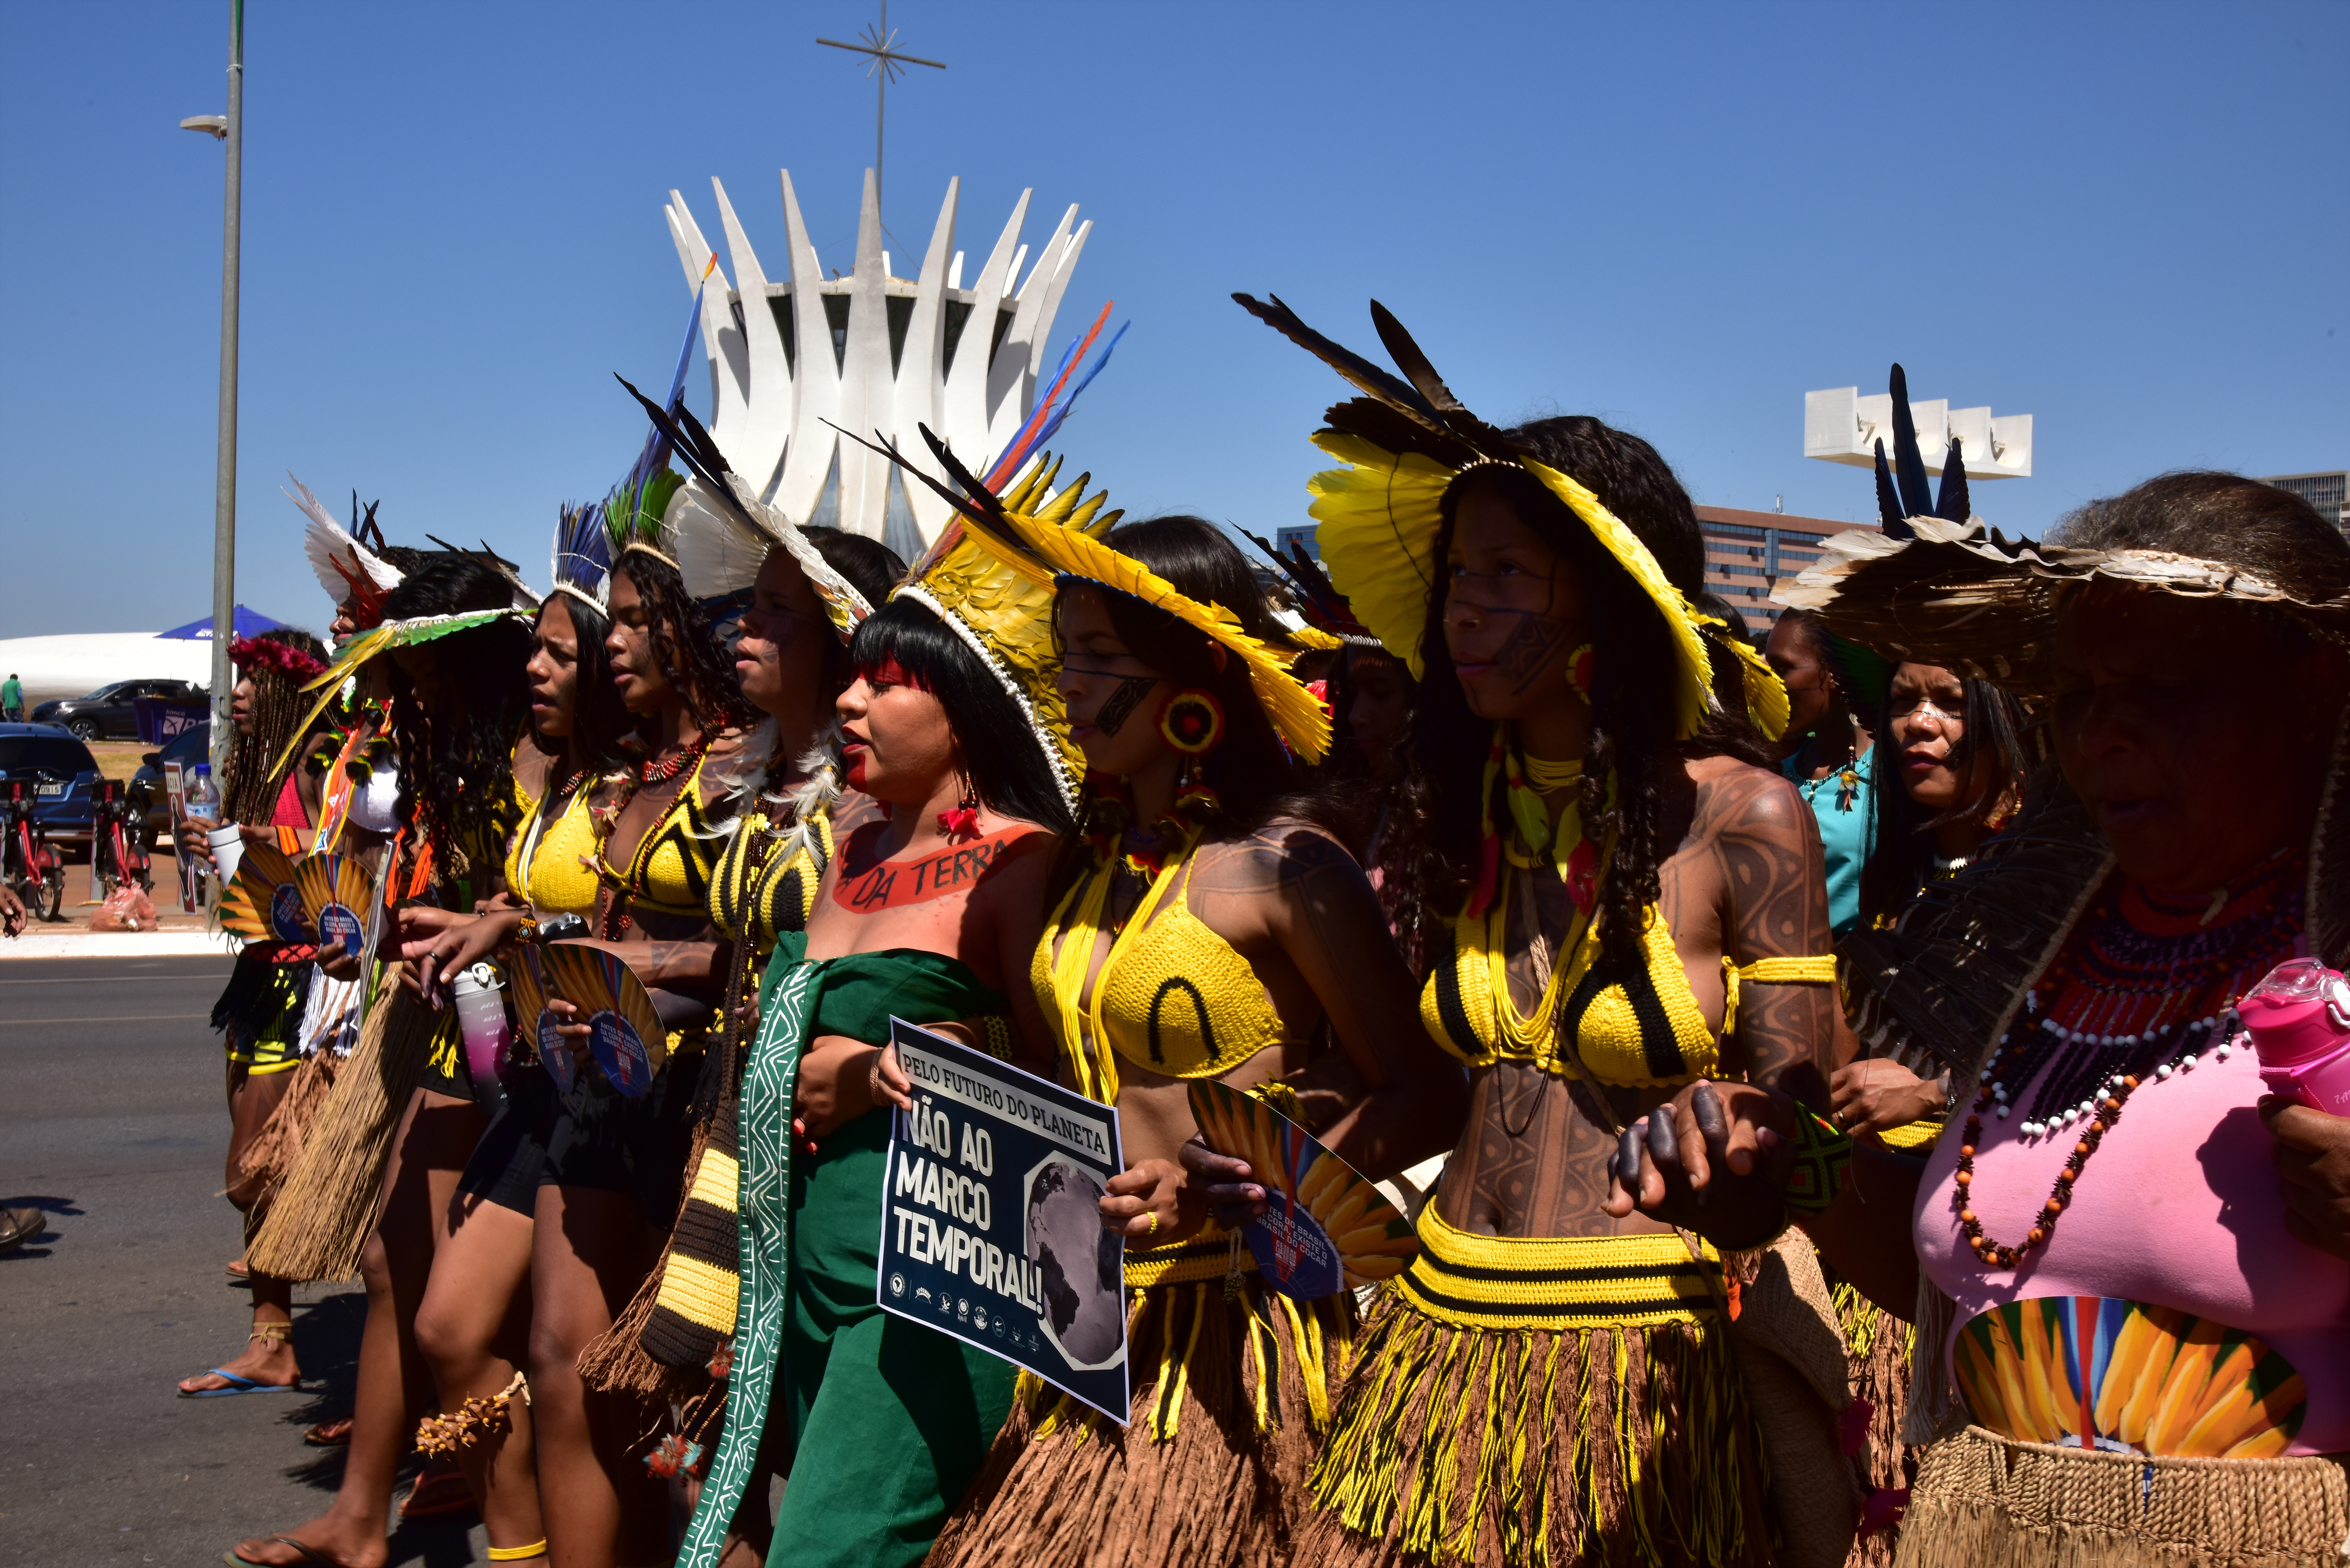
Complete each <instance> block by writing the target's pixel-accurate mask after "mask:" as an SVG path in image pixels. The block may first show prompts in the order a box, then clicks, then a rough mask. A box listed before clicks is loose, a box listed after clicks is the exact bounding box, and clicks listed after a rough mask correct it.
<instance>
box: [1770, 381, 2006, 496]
mask: <svg viewBox="0 0 2350 1568" xmlns="http://www.w3.org/2000/svg"><path fill="white" fill-rule="evenodd" d="M1909 417H1910V418H1911V419H1913V420H1915V421H1917V422H1918V455H1920V456H1921V457H1923V458H1924V459H1925V460H1926V472H1929V473H1935V474H1939V473H1940V472H1942V460H1943V459H1944V458H1946V457H1947V456H1949V455H1950V441H1951V440H1952V438H1954V437H1955V438H1956V439H1957V440H1958V441H1959V442H1960V447H1959V452H1960V460H1961V461H1962V462H1964V463H1965V464H1966V470H1967V477H1968V478H1969V479H2029V478H2031V477H2032V416H2031V415H2030V414H2001V415H1999V416H1998V417H1997V418H1993V417H1992V415H1991V410H1989V409H1987V408H1985V409H1954V408H1952V407H1950V400H1949V399H1947V398H1937V399H1935V400H1933V401H1932V402H1929V403H1911V404H1910V405H1909ZM1878 441H1883V442H1884V443H1885V451H1886V453H1887V456H1888V457H1890V455H1891V454H1892V452H1893V398H1892V394H1890V393H1887V392H1879V393H1877V395H1876V396H1874V397H1867V398H1864V397H1862V396H1861V395H1860V389H1859V388H1858V387H1836V388H1832V389H1829V390H1826V391H1822V392H1805V393H1804V456H1805V457H1816V458H1818V459H1820V460H1821V461H1822V462H1842V463H1849V464H1850V465H1851V466H1853V467H1855V468H1874V467H1876V466H1877V442H1878Z"/></svg>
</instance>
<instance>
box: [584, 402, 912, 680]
mask: <svg viewBox="0 0 2350 1568" xmlns="http://www.w3.org/2000/svg"><path fill="white" fill-rule="evenodd" d="M614 379H616V380H618V381H619V383H620V385H621V386H623V387H627V388H628V389H629V396H630V397H632V398H634V399H636V400H637V401H638V402H639V404H641V405H642V406H643V408H644V410H645V415H646V417H647V418H648V419H650V420H651V421H652V422H653V433H654V437H655V439H656V440H658V441H660V453H661V461H662V462H664V463H666V462H668V460H669V456H670V454H671V452H674V453H675V454H676V456H677V457H678V458H679V459H680V460H681V462H684V464H685V466H686V468H687V470H688V471H689V472H691V474H692V476H693V477H692V480H691V483H682V484H675V483H673V484H672V485H671V492H670V493H669V494H668V495H667V496H666V497H665V498H664V500H663V506H664V508H665V510H664V513H663V516H662V520H661V529H662V536H663V538H664V539H665V540H666V541H667V542H668V545H669V548H670V550H671V552H672V555H671V556H663V557H662V558H663V559H666V560H670V561H671V565H673V566H676V567H677V569H678V575H679V576H681V577H683V578H684V579H685V590H686V592H688V593H690V594H691V595H692V596H693V597H696V598H698V599H710V598H722V597H725V596H727V595H729V594H733V593H739V592H741V591H742V590H743V589H745V588H747V587H750V586H751V582H752V579H753V578H754V577H756V576H758V575H759V567H760V566H761V565H762V564H763V563H764V561H765V560H766V558H767V552H768V551H770V550H772V549H775V548H776V547H778V546H780V547H781V548H782V549H783V550H785V552H786V553H787V554H789V555H790V556H791V558H792V560H793V562H794V563H795V565H797V566H798V567H799V569H800V570H801V571H802V572H803V573H805V574H806V576H807V580H808V585H809V586H810V587H813V588H815V589H816V597H817V598H819V599H821V600H823V601H824V607H825V614H826V615H827V617H829V618H831V621H832V625H833V629H834V631H835V632H836V633H837V634H838V635H839V637H840V639H841V640H842V641H844V642H846V641H847V639H848V635H849V633H850V632H852V631H854V630H856V629H857V623H858V621H860V620H863V619H864V618H866V617H867V616H868V615H871V614H872V613H873V607H872V606H871V605H869V604H868V603H866V602H865V596H864V595H863V594H860V593H858V591H857V588H856V586H855V585H854V584H852V583H850V582H849V580H848V579H847V577H844V576H841V575H840V574H839V573H838V572H837V571H835V570H833V568H832V564H831V563H830V562H828V561H827V560H826V559H825V558H824V556H823V555H822V554H820V553H819V552H818V551H817V549H816V543H815V541H813V540H811V539H810V538H809V537H808V536H807V535H806V534H804V533H802V532H801V531H800V529H799V525H798V524H795V523H793V522H792V521H791V520H790V519H789V518H787V517H785V515H784V514H782V513H781V512H778V511H776V510H775V508H774V507H772V506H769V505H766V504H764V503H763V502H761V501H760V499H759V497H758V493H757V492H755V491H754V490H753V489H752V488H751V486H750V485H749V484H748V483H746V482H745V481H744V480H743V476H742V475H741V474H739V473H736V472H734V470H733V468H732V467H731V466H730V465H729V464H728V463H727V462H726V454H725V453H723V452H720V451H719V450H718V443H717V442H716V441H713V440H712V439H711V435H710V432H709V431H707V430H704V429H703V428H702V421H700V420H697V419H695V418H694V417H693V410H691V409H688V408H687V407H686V406H685V405H684V403H683V402H682V401H676V402H673V403H672V404H671V406H670V407H669V408H667V409H664V408H662V407H660V405H659V404H657V403H655V402H654V401H653V400H651V399H650V398H648V397H646V396H645V395H644V394H643V393H642V392H640V391H639V390H637V389H636V388H635V387H633V386H630V385H629V380H628V379H627V378H626V377H615V378H614ZM662 472H663V473H664V474H667V472H668V471H667V470H666V469H664V470H663V471H662ZM669 477H671V479H672V480H673V479H674V478H675V476H674V475H669ZM657 553H658V552H657Z"/></svg>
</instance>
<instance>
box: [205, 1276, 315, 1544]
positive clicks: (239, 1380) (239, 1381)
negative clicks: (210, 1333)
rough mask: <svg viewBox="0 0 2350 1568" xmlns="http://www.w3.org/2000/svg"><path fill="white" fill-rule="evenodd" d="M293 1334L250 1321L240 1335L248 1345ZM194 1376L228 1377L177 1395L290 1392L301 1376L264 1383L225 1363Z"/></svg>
mask: <svg viewBox="0 0 2350 1568" xmlns="http://www.w3.org/2000/svg"><path fill="white" fill-rule="evenodd" d="M293 1337H294V1325H293V1324H290V1323H259V1324H254V1325H253V1332H252V1333H251V1334H246V1335H245V1336H244V1338H245V1343H246V1344H248V1345H250V1344H251V1343H253V1341H255V1340H256V1339H257V1340H260V1341H262V1342H263V1343H265V1344H268V1345H285V1344H287V1343H290V1342H291V1341H292V1339H293ZM196 1376H199V1377H224V1378H226V1379H228V1386H227V1387H225V1388H182V1389H181V1390H180V1391H179V1395H180V1397H181V1398H182V1399H222V1398H226V1397H228V1396H230V1395H232V1394H291V1393H293V1392H294V1391H295V1390H296V1389H297V1388H299V1387H301V1386H302V1376H301V1374H299V1373H296V1374H295V1376H294V1381H293V1382H291V1383H264V1382H261V1381H260V1380H259V1379H257V1378H252V1377H247V1376H244V1374H242V1373H237V1372H231V1371H230V1370H229V1369H228V1368H227V1367H225V1366H212V1367H207V1368H205V1369H204V1370H203V1372H200V1373H198V1374H197V1375H196ZM281 1539H282V1538H281Z"/></svg>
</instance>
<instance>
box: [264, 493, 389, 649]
mask: <svg viewBox="0 0 2350 1568" xmlns="http://www.w3.org/2000/svg"><path fill="white" fill-rule="evenodd" d="M286 478H287V479H288V480H291V481H292V482H293V485H294V488H293V490H291V491H287V492H285V495H286V499H287V500H288V501H291V502H293V503H294V504H295V505H296V506H298V507H300V508H301V509H302V514H303V515H304V516H306V517H307V518H308V519H309V522H308V523H307V524H305V525H304V527H303V530H302V553H303V555H305V556H307V557H308V558H309V561H310V570H311V572H312V573H313V574H315V575H316V576H317V579H318V586H319V587H322V588H324V589H326V590H327V597H328V598H330V599H332V600H333V601H334V602H335V604H336V605H337V606H338V607H341V608H345V609H348V610H349V611H350V614H351V619H352V621H353V622H354V623H355V624H356V625H357V626H358V627H359V629H360V630H365V629H366V628H369V627H371V626H373V625H375V624H376V622H378V621H380V620H381V619H382V618H383V600H384V596H385V595H387V594H389V593H390V592H391V590H392V589H394V588H396V587H399V586H400V568H399V567H397V566H393V565H392V564H391V563H390V562H389V561H387V560H385V559H384V558H383V557H382V556H379V555H377V554H376V553H375V550H371V549H369V548H368V546H367V545H363V544H361V543H360V542H359V537H360V536H362V535H371V536H372V537H373V539H374V541H375V545H376V548H377V549H380V548H381V547H382V545H383V533H382V530H380V529H379V528H377V527H376V525H375V509H376V505H377V503H375V502H372V501H370V502H369V503H368V508H367V516H366V518H365V520H364V521H362V520H361V519H360V518H359V496H358V495H357V494H354V495H352V497H351V513H352V516H351V526H350V528H349V529H348V530H346V529H345V528H344V527H343V526H342V524H339V523H337V522H336V521H335V520H334V518H332V517H331V516H329V515H328V513H327V509H326V508H325V507H324V506H321V505H319V504H318V498H317V496H315V495H313V494H311V493H310V487H309V486H308V485H307V484H305V483H302V482H301V481H300V480H298V479H295V478H294V475H293V473H292V472H290V471H289V472H287V473H286Z"/></svg>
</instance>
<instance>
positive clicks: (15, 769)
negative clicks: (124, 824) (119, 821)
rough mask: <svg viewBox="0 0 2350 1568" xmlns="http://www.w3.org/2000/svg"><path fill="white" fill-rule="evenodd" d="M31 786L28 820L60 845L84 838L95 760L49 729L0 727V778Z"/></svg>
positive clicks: (95, 777) (72, 740)
mask: <svg viewBox="0 0 2350 1568" xmlns="http://www.w3.org/2000/svg"><path fill="white" fill-rule="evenodd" d="M23 778H29V779H31V780H32V781H33V785H34V787H33V821H34V823H35V824H36V826H38V827H39V828H40V830H41V832H42V833H44V834H45V835H47V836H48V837H49V838H51V839H53V840H57V841H58V842H61V843H87V842H88V839H89V786H90V785H91V784H95V783H97V782H98V760H97V759H96V758H95V757H92V756H91V755H90V754H89V748H88V746H85V745H83V744H82V743H81V742H79V741H78V740H76V739H75V738H74V737H73V736H71V735H68V734H67V733H66V732H64V731H63V730H60V729H58V728H57V727H56V726H55V725H51V724H0V779H23Z"/></svg>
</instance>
